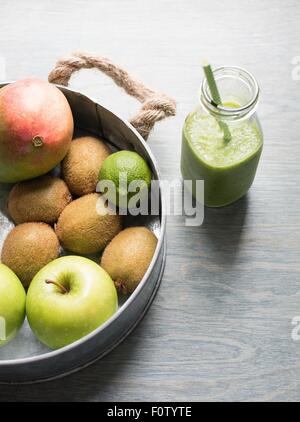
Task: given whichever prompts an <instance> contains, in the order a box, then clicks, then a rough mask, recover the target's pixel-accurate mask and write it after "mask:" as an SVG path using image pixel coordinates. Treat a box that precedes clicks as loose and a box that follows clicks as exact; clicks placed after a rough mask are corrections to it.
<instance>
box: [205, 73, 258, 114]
mask: <svg viewBox="0 0 300 422" xmlns="http://www.w3.org/2000/svg"><path fill="white" fill-rule="evenodd" d="M225 70H226V71H230V70H231V71H233V72H235V73H236V77H239V76H240V77H242V78H243V79H244V80H246V81H247V82H248V84H249V85H250V86H251V91H252V92H253V94H252V97H251V100H250V101H248V103H246V104H244V105H242V106H240V107H237V108H232V107H226V106H224V105H218V104H216V103H215V102H214V101H213V99H212V98H211V95H210V91H209V86H208V83H207V79H206V78H205V77H204V78H203V81H202V84H201V90H200V100H201V99H202V98H204V101H205V105H206V106H208V108H209V109H210V111H212V112H215V113H216V114H219V115H220V114H221V115H224V116H228V117H232V116H241V115H245V114H247V113H248V112H250V111H251V110H252V109H253V108H254V106H255V105H256V103H257V101H258V97H259V85H258V83H257V81H256V79H255V78H254V76H253V75H252V74H251V73H250V72H248V71H247V70H246V69H244V68H242V67H239V66H220V67H217V68H215V69H214V70H213V72H214V74H217V73H220V72H222V71H225Z"/></svg>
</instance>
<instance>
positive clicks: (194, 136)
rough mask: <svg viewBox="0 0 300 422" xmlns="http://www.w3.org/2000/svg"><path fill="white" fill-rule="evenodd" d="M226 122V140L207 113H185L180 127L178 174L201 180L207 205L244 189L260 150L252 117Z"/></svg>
mask: <svg viewBox="0 0 300 422" xmlns="http://www.w3.org/2000/svg"><path fill="white" fill-rule="evenodd" d="M228 126H229V129H230V132H231V140H230V141H229V142H226V141H224V136H223V131H222V130H221V128H220V126H219V124H218V121H217V120H216V119H215V118H214V117H213V116H211V115H209V114H200V113H197V112H194V113H191V114H189V115H188V117H187V118H186V121H185V124H184V128H183V138H182V159H181V172H182V176H183V178H184V179H185V180H197V179H198V180H204V189H205V190H204V203H205V205H206V206H209V207H221V206H224V205H227V204H230V203H232V202H234V201H236V200H237V199H239V198H241V197H242V196H243V195H244V194H245V193H246V192H247V191H248V189H249V188H250V186H251V185H252V182H253V180H254V176H255V173H256V168H257V165H258V162H259V158H260V154H261V151H262V145H263V142H262V137H261V135H260V130H259V128H258V127H257V125H256V123H255V121H254V122H249V121H244V122H241V123H239V124H237V123H235V124H234V125H228Z"/></svg>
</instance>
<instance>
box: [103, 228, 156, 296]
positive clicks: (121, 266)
mask: <svg viewBox="0 0 300 422" xmlns="http://www.w3.org/2000/svg"><path fill="white" fill-rule="evenodd" d="M156 245H157V238H156V237H155V235H154V234H153V233H152V231H150V230H149V229H147V228H146V227H129V228H127V229H125V230H122V231H121V232H120V233H119V234H117V236H116V237H114V239H113V240H112V241H111V242H110V243H109V245H108V246H107V247H106V248H105V250H104V252H103V255H102V258H101V263H100V265H101V267H102V268H103V269H104V270H105V271H106V272H108V274H109V275H110V276H111V278H112V279H113V280H114V282H115V285H116V287H117V289H118V290H119V291H121V292H122V293H124V294H127V293H132V292H133V291H134V290H135V288H136V287H137V286H138V284H139V283H140V281H141V280H142V278H143V277H144V275H145V273H146V271H147V269H148V267H149V265H150V262H151V260H152V257H153V255H154V251H155V248H156Z"/></svg>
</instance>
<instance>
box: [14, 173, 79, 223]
mask: <svg viewBox="0 0 300 422" xmlns="http://www.w3.org/2000/svg"><path fill="white" fill-rule="evenodd" d="M71 200H72V196H71V194H70V191H69V189H68V186H67V185H66V183H65V182H64V181H63V180H61V179H59V178H58V177H52V176H49V175H46V176H41V177H38V178H36V179H33V180H28V181H25V182H21V183H17V184H16V185H15V186H14V187H13V188H12V190H11V191H10V194H9V197H8V204H7V207H8V212H9V214H10V216H11V218H12V219H13V221H14V222H15V223H16V224H21V223H28V222H44V223H48V224H53V223H55V222H56V221H57V220H58V217H59V216H60V214H61V212H62V211H63V209H64V208H65V207H66V206H67V205H68V204H69V203H70V202H71Z"/></svg>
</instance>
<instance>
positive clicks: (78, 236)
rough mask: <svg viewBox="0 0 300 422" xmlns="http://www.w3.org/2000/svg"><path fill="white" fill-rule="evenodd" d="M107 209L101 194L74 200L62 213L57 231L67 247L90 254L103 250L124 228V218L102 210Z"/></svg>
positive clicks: (73, 250)
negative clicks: (102, 208)
mask: <svg viewBox="0 0 300 422" xmlns="http://www.w3.org/2000/svg"><path fill="white" fill-rule="evenodd" d="M101 206H103V207H105V208H107V205H106V203H105V200H104V199H103V197H102V196H101V195H100V194H98V193H91V194H89V195H85V196H81V197H80V198H78V199H76V200H75V201H73V202H71V203H70V204H69V205H67V206H66V208H65V209H64V210H63V212H62V213H61V215H60V217H59V219H58V222H57V225H56V228H55V230H56V234H57V236H58V238H59V240H60V242H61V245H62V246H63V248H65V249H67V250H69V251H71V252H75V253H77V254H82V255H87V254H93V253H97V252H99V251H101V250H102V249H103V248H104V247H105V246H106V245H107V244H108V242H110V241H111V240H112V238H113V237H114V236H115V235H116V234H117V233H119V231H120V230H122V218H121V216H119V215H112V214H111V213H109V212H107V211H109V210H106V209H105V212H103V211H101V209H100V208H101Z"/></svg>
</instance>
